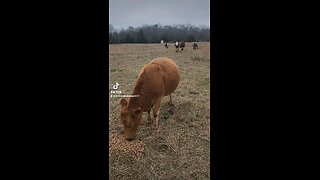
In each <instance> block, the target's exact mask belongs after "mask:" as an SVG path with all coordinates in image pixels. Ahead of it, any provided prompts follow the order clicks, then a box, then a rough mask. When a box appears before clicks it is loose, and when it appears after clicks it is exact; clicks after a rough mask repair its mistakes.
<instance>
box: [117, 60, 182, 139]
mask: <svg viewBox="0 0 320 180" xmlns="http://www.w3.org/2000/svg"><path fill="white" fill-rule="evenodd" d="M179 80H180V73H179V69H178V67H177V65H176V63H175V62H174V61H173V60H171V59H169V58H157V59H154V60H152V61H151V62H150V63H148V64H146V65H145V66H144V67H143V68H142V70H141V72H140V74H139V77H138V80H137V82H136V85H135V88H134V90H133V93H132V95H139V96H138V97H131V98H130V99H129V103H128V102H127V101H126V100H125V99H121V101H120V105H121V110H120V118H121V123H122V125H123V127H124V131H123V132H124V136H125V138H126V139H127V140H132V139H133V138H134V137H135V136H136V132H137V129H138V127H139V125H140V122H141V119H142V113H143V112H148V123H151V117H150V111H151V108H152V107H153V118H152V122H153V123H152V127H153V128H154V129H156V130H159V123H158V119H159V112H160V107H161V102H162V99H163V97H164V96H167V95H170V102H169V104H170V105H171V106H173V104H172V100H171V93H172V92H174V90H175V89H176V88H177V87H178V84H179ZM172 113H173V112H172Z"/></svg>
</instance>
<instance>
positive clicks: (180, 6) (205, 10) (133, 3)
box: [109, 0, 210, 29]
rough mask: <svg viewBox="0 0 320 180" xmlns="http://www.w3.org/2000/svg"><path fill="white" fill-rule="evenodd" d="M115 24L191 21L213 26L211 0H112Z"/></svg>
mask: <svg viewBox="0 0 320 180" xmlns="http://www.w3.org/2000/svg"><path fill="white" fill-rule="evenodd" d="M109 23H110V24H112V25H113V27H114V28H116V29H120V28H128V27H129V26H133V27H139V26H142V25H146V24H147V25H154V24H158V23H159V24H161V25H179V24H192V25H195V26H198V25H206V26H209V27H210V0H109Z"/></svg>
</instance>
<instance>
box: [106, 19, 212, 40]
mask: <svg viewBox="0 0 320 180" xmlns="http://www.w3.org/2000/svg"><path fill="white" fill-rule="evenodd" d="M161 40H164V41H165V42H176V41H186V42H199V41H210V28H209V27H206V26H198V27H197V26H194V25H174V26H169V25H166V26H161V25H159V24H155V25H144V26H142V27H137V28H134V27H132V26H130V27H129V28H127V29H121V30H116V29H115V28H114V27H113V26H112V25H111V24H109V44H117V43H160V41H161Z"/></svg>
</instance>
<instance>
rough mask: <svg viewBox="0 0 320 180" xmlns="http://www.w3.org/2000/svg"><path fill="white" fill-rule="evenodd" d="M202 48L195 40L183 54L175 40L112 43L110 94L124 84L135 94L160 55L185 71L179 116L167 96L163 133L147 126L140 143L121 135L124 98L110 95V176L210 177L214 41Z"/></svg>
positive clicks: (179, 91)
mask: <svg viewBox="0 0 320 180" xmlns="http://www.w3.org/2000/svg"><path fill="white" fill-rule="evenodd" d="M198 46H199V49H198V50H193V49H192V43H186V49H185V50H184V51H183V52H175V47H174V46H172V45H171V44H170V46H169V49H167V48H165V47H164V45H161V44H118V45H109V60H110V61H109V70H110V72H109V77H110V79H109V82H110V84H109V92H110V91H111V90H112V86H113V85H114V84H115V83H116V82H118V83H119V84H120V86H119V87H120V90H121V92H122V94H131V93H132V90H133V88H134V85H135V81H136V78H137V75H138V73H139V71H140V70H141V68H142V67H143V65H144V64H146V63H148V62H149V61H150V60H152V59H154V58H157V57H169V58H171V59H173V60H174V61H175V62H176V63H177V65H178V66H179V68H180V73H181V79H180V83H179V86H178V88H177V90H176V91H175V92H174V93H173V94H172V100H173V103H174V104H175V112H174V115H170V113H169V112H168V109H169V105H168V101H169V97H165V98H164V101H163V103H162V107H161V111H160V119H159V126H160V132H159V133H157V132H154V131H153V130H152V129H151V127H150V126H146V125H145V124H143V125H141V126H140V127H139V132H138V136H137V139H136V140H135V141H134V142H127V141H124V139H123V137H122V136H120V135H117V134H115V132H116V131H115V130H117V129H120V127H121V125H120V119H119V117H120V114H119V113H120V112H119V107H120V105H119V102H120V99H121V98H109V99H110V101H109V105H110V106H109V114H110V116H109V143H110V144H109V147H111V148H110V151H109V153H110V154H109V177H110V179H209V178H210V43H208V42H202V43H198ZM110 95H111V94H110ZM143 121H144V122H145V121H146V113H144V115H143Z"/></svg>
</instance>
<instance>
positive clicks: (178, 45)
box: [164, 41, 198, 52]
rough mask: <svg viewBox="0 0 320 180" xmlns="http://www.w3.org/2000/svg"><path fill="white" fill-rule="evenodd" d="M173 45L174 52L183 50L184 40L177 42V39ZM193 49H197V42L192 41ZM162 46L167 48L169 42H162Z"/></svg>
mask: <svg viewBox="0 0 320 180" xmlns="http://www.w3.org/2000/svg"><path fill="white" fill-rule="evenodd" d="M173 45H174V46H175V47H176V52H178V51H180V52H181V51H183V49H184V48H185V46H186V45H185V42H184V41H181V42H179V41H177V42H176V43H174V44H173ZM192 46H193V50H196V49H198V44H197V43H193V45H192ZM164 47H166V48H169V44H168V43H165V44H164Z"/></svg>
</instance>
